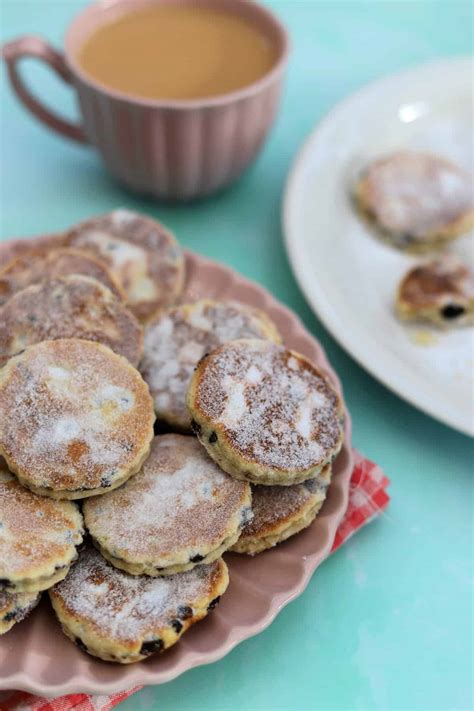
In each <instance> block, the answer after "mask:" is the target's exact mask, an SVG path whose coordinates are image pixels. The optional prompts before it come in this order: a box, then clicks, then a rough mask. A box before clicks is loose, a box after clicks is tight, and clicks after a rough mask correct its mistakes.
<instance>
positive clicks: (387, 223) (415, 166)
mask: <svg viewBox="0 0 474 711" xmlns="http://www.w3.org/2000/svg"><path fill="white" fill-rule="evenodd" d="M354 197H355V200H356V202H357V205H358V207H359V209H360V211H361V212H362V214H363V215H364V216H365V217H366V218H367V219H368V220H369V221H370V222H371V223H372V224H373V225H374V226H375V227H377V228H378V229H379V230H380V231H381V233H382V234H383V235H384V236H385V238H386V239H387V240H388V241H390V243H391V244H392V245H393V246H396V247H398V248H400V249H407V250H413V251H420V250H427V249H432V248H434V247H437V246H439V245H442V244H443V243H445V242H447V241H448V240H450V239H454V238H455V237H457V236H458V235H460V234H462V233H463V232H466V231H468V230H469V229H471V228H472V226H473V225H474V204H473V194H472V176H471V175H470V174H469V173H467V172H466V171H464V170H463V169H462V168H460V167H459V166H457V165H455V164H453V163H451V162H449V161H447V160H445V159H443V158H440V157H439V156H436V155H432V154H430V153H422V152H417V151H399V152H397V153H392V154H389V155H386V156H382V157H381V158H379V159H377V160H375V161H373V163H371V164H370V165H369V166H368V167H367V168H366V170H365V171H364V173H363V175H362V176H361V178H360V179H359V181H358V182H357V184H356V186H355V190H354Z"/></svg>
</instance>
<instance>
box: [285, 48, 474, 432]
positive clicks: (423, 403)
mask: <svg viewBox="0 0 474 711" xmlns="http://www.w3.org/2000/svg"><path fill="white" fill-rule="evenodd" d="M446 68H449V71H456V69H458V70H461V71H468V70H469V69H470V70H471V72H472V71H473V68H474V58H473V57H471V56H469V55H456V56H452V57H446V58H440V59H435V60H432V61H428V62H423V63H422V64H418V65H414V66H412V67H408V68H406V69H402V70H401V71H398V72H394V73H391V74H388V75H385V76H383V77H380V78H378V79H375V80H374V81H371V82H369V83H367V84H365V85H364V86H362V87H361V88H360V89H357V90H356V91H355V92H353V93H352V94H350V95H349V96H347V97H345V98H344V99H342V100H341V101H339V102H338V103H337V104H336V105H335V106H333V107H332V108H331V109H330V110H329V111H328V112H327V113H326V114H325V115H323V117H322V118H321V119H320V120H318V121H317V123H316V124H315V126H314V127H313V129H312V130H311V131H310V133H309V134H308V136H307V137H306V139H305V140H304V142H303V144H302V146H301V148H300V149H299V150H298V152H297V154H296V157H295V158H294V160H293V162H292V164H291V167H290V170H289V172H288V175H287V178H286V181H285V186H284V191H283V201H282V209H281V221H282V227H283V236H284V243H285V249H286V253H287V256H288V260H289V263H290V266H291V270H292V272H293V275H294V277H295V279H296V281H297V283H298V285H299V287H300V289H301V291H302V293H303V295H304V297H305V299H306V301H307V303H308V305H309V306H310V308H311V309H312V311H313V312H314V313H315V314H316V316H317V317H318V318H319V319H320V321H321V322H322V323H323V325H324V326H325V328H326V329H327V330H328V331H329V333H330V334H331V335H332V336H333V338H334V339H335V340H336V341H337V342H338V343H339V345H340V346H342V348H344V350H345V351H346V352H347V353H348V354H349V355H350V356H351V358H353V359H354V360H355V361H356V362H357V363H358V364H359V365H360V366H361V367H362V368H364V370H366V371H367V372H368V373H369V374H370V375H372V376H373V377H374V378H375V379H376V380H378V381H379V382H381V383H382V384H383V385H384V386H385V387H387V388H388V389H389V390H390V391H391V392H393V393H395V394H396V395H397V396H398V397H400V398H402V399H404V400H405V401H407V402H408V403H410V404H411V405H413V406H414V407H416V408H417V409H418V410H420V411H422V412H424V413H425V414H428V415H430V416H431V417H432V418H434V419H435V420H437V421H439V422H441V423H443V424H444V425H447V426H449V427H451V428H453V429H455V430H457V431H458V432H461V433H462V434H465V435H468V436H471V437H472V436H474V422H471V423H467V422H466V421H465V420H464V418H462V417H456V416H455V415H454V414H453V415H450V414H449V413H447V412H445V411H444V410H443V409H442V408H438V407H436V405H435V404H433V402H432V401H430V399H429V398H428V397H425V395H424V393H421V396H418V397H417V396H416V395H413V393H412V392H411V390H410V389H409V388H408V387H404V386H403V384H402V386H400V382H399V381H397V379H396V378H395V377H390V369H389V370H388V372H387V369H386V368H384V366H383V358H381V359H380V364H381V365H379V361H378V360H377V359H375V358H370V357H367V355H366V350H365V349H364V347H363V345H361V346H359V340H358V339H357V338H352V337H351V329H348V328H345V322H344V321H342V320H341V322H339V319H338V318H337V317H336V318H335V316H336V314H335V313H333V312H332V309H331V306H330V304H329V303H328V301H327V299H326V297H325V294H324V292H323V291H322V290H321V289H319V287H318V286H317V284H316V283H312V284H311V285H310V284H309V280H308V279H307V278H306V275H305V273H304V271H303V269H301V268H300V260H301V257H300V254H299V242H298V238H297V237H296V234H297V233H298V231H299V230H298V228H297V227H296V226H295V225H294V224H293V209H294V208H293V203H294V202H296V199H295V196H296V195H297V194H298V188H299V182H300V174H301V173H302V172H303V171H304V168H305V166H306V163H307V161H308V156H309V155H310V154H311V153H312V152H313V151H314V150H315V149H314V146H315V144H316V143H317V141H318V139H319V136H320V133H321V132H322V131H323V130H325V129H326V127H327V126H328V125H330V124H331V123H332V122H333V121H334V120H337V119H338V118H340V116H341V115H343V114H344V113H346V112H347V111H348V110H349V109H350V108H351V107H352V106H354V105H355V104H358V103H359V102H360V101H365V100H366V99H368V98H369V97H371V96H373V95H374V93H376V92H378V91H379V90H380V89H384V90H386V89H387V87H388V86H389V85H390V84H391V83H398V82H400V81H402V80H404V79H410V78H412V77H413V76H414V75H420V74H423V73H426V72H433V71H436V70H438V71H443V70H445V69H446Z"/></svg>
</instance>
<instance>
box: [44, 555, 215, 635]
mask: <svg viewBox="0 0 474 711" xmlns="http://www.w3.org/2000/svg"><path fill="white" fill-rule="evenodd" d="M223 565H224V564H223V562H222V560H218V561H216V562H215V563H211V564H210V565H200V566H197V567H196V568H194V569H193V570H190V571H188V572H185V573H178V574H177V575H172V576H167V577H163V578H150V577H146V576H132V575H127V574H126V573H123V572H121V571H120V570H117V569H116V568H114V567H113V566H111V565H110V564H109V563H107V561H106V560H104V558H102V556H101V555H100V554H99V553H98V552H97V551H95V550H94V549H92V548H90V549H87V550H85V551H83V553H81V555H80V558H79V561H78V562H77V563H76V565H75V566H74V567H73V568H72V570H71V572H70V573H69V575H68V576H67V578H66V579H65V580H63V581H61V582H60V583H58V584H57V585H55V587H54V588H53V589H52V591H51V594H52V596H53V598H57V599H59V600H61V601H62V602H63V604H64V606H65V607H66V609H67V610H68V612H69V613H70V614H72V615H75V616H77V617H79V618H80V619H81V620H82V621H83V622H84V623H85V624H88V625H92V626H93V627H94V628H95V629H96V631H97V632H98V633H99V634H100V635H102V636H104V637H107V638H108V639H112V640H114V639H116V640H120V641H121V642H127V641H128V642H136V641H137V640H139V641H140V640H141V639H142V638H144V637H147V635H150V636H151V635H153V633H156V632H158V631H159V630H160V628H163V627H168V626H169V625H170V623H171V621H172V620H173V619H176V618H177V617H179V614H178V608H180V607H183V606H185V607H190V608H191V609H192V608H193V606H194V605H195V604H196V603H197V601H199V600H201V599H202V598H204V599H206V598H207V599H209V601H210V599H212V595H213V591H214V590H215V588H216V585H217V584H218V582H219V580H220V579H221V578H222V575H223Z"/></svg>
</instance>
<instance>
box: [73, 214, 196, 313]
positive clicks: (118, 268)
mask: <svg viewBox="0 0 474 711" xmlns="http://www.w3.org/2000/svg"><path fill="white" fill-rule="evenodd" d="M66 241H67V243H68V245H70V246H72V247H74V248H75V249H80V250H84V251H86V252H87V253H91V254H92V255H95V256H96V257H97V258H98V259H100V260H102V261H104V262H105V264H106V265H107V266H108V267H109V269H110V270H111V272H112V273H113V274H114V276H115V277H116V279H117V280H118V281H119V283H120V284H121V286H122V287H123V289H124V291H125V294H126V300H127V304H128V306H129V308H130V309H131V310H132V311H133V313H134V314H135V316H137V318H139V319H141V320H147V319H149V318H150V317H151V316H152V315H153V314H154V313H155V312H156V311H157V310H158V309H161V308H163V307H166V306H170V305H171V304H173V303H175V302H176V300H177V298H178V296H179V295H180V294H181V291H182V289H183V285H184V256H183V253H182V250H181V248H180V246H179V245H178V243H177V242H176V239H175V237H174V235H173V234H172V233H171V232H170V231H169V230H167V229H166V228H165V227H164V226H163V225H162V224H161V223H159V222H157V221H156V220H152V219H151V218H148V217H144V216H143V215H139V214H138V213H134V212H131V211H129V210H114V211H113V212H110V213H108V214H106V215H100V216H98V217H94V218H92V219H90V220H87V221H86V222H82V223H80V224H78V225H76V226H74V227H73V228H71V230H70V231H69V232H68V233H67V235H66Z"/></svg>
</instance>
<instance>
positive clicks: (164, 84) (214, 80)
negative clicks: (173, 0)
mask: <svg viewBox="0 0 474 711" xmlns="http://www.w3.org/2000/svg"><path fill="white" fill-rule="evenodd" d="M276 58H277V47H276V46H275V44H274V43H273V42H272V41H271V39H270V38H269V37H268V36H267V35H266V34H264V33H263V32H262V31H261V30H260V29H259V28H258V27H257V26H256V25H254V24H253V23H251V22H249V21H247V20H246V19H244V18H241V17H238V16H237V15H235V14H232V13H231V12H228V11H224V10H216V9H212V8H206V7H198V6H196V5H191V4H190V5H186V4H185V5H178V6H177V5H158V6H156V7H152V8H147V9H144V10H140V11H136V12H132V13H127V14H125V15H123V16H122V17H120V18H119V19H117V20H115V21H113V22H111V23H109V24H105V25H103V26H102V27H100V28H99V29H97V30H96V31H95V32H94V33H93V34H92V35H91V36H90V37H89V38H88V39H87V40H86V42H85V44H84V45H83V47H82V48H81V50H80V52H79V55H78V61H79V64H80V65H81V66H82V68H83V70H84V71H85V72H86V73H87V74H89V75H90V76H91V77H92V78H94V79H96V80H98V81H100V82H101V83H102V84H105V85H106V86H108V87H110V88H111V89H115V90H118V91H121V92H123V93H125V94H131V95H134V96H140V97H144V98H151V99H197V98H202V97H209V96H216V95H219V94H225V93H228V92H231V91H235V90H236V89H240V88H242V87H244V86H246V85H248V84H251V83H252V82H254V81H256V80H257V79H259V78H260V77H262V76H263V75H264V74H266V73H267V72H268V71H269V70H270V69H271V67H272V65H273V64H274V63H275V61H276Z"/></svg>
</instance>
